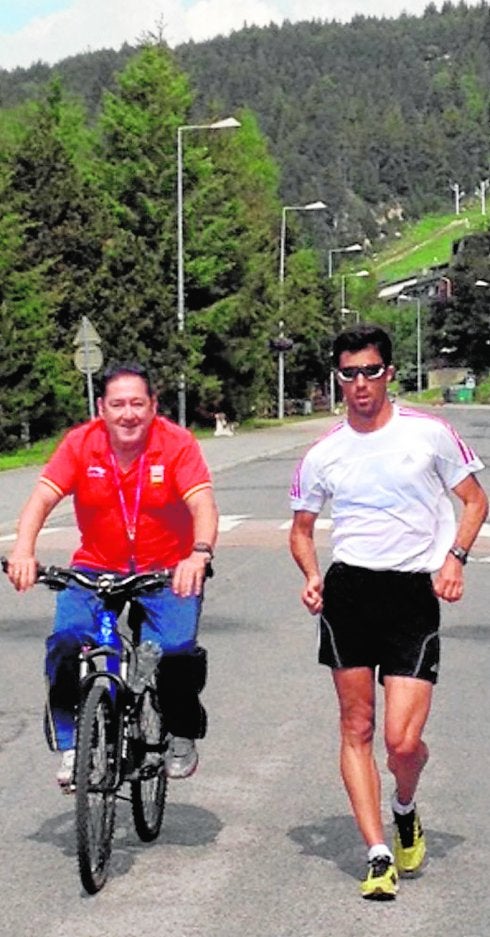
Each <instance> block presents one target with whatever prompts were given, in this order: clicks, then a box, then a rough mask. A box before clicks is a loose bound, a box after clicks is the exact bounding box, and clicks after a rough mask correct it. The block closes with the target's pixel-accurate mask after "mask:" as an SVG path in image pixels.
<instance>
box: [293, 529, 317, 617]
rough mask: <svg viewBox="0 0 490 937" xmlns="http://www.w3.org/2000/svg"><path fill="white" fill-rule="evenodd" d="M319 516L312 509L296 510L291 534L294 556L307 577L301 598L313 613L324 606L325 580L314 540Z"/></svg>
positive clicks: (315, 613)
mask: <svg viewBox="0 0 490 937" xmlns="http://www.w3.org/2000/svg"><path fill="white" fill-rule="evenodd" d="M317 517H318V515H317V514H312V513H311V511H295V512H294V515H293V526H292V527H291V533H290V535H289V546H290V549H291V553H292V556H293V558H294V560H295V561H296V563H297V565H298V566H299V568H300V570H301V572H302V573H303V575H304V576H305V579H306V584H305V586H304V589H303V591H302V593H301V599H302V601H303V603H304V605H306V608H307V609H308V611H309V612H311V614H312V615H317V614H318V613H319V612H321V610H322V607H323V582H322V576H321V572H320V566H319V564H318V556H317V552H316V548H315V541H314V530H315V522H316V519H317Z"/></svg>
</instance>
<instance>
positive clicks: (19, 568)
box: [8, 482, 63, 592]
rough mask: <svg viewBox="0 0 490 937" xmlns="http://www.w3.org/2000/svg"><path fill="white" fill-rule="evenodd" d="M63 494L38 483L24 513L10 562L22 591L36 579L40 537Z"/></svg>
mask: <svg viewBox="0 0 490 937" xmlns="http://www.w3.org/2000/svg"><path fill="white" fill-rule="evenodd" d="M62 497H63V495H62V494H60V493H59V492H57V491H54V490H53V489H52V488H50V487H49V486H48V485H46V484H45V483H44V482H38V484H37V485H36V487H35V488H34V491H33V492H32V494H31V496H30V498H29V500H28V502H27V504H26V505H25V507H24V508H23V510H22V512H21V515H20V518H19V521H18V525H17V540H16V542H15V546H14V549H13V550H12V553H11V554H10V556H9V561H8V562H9V565H8V576H9V579H10V581H11V583H12V584H13V585H14V586H15V588H16V589H17V591H18V592H25V591H26V589H30V588H31V586H33V585H34V583H35V582H36V557H35V551H36V541H37V537H38V534H39V531H40V530H41V527H42V526H43V524H44V522H45V520H46V518H47V517H48V516H49V514H51V511H52V510H53V508H54V507H56V505H57V504H58V502H59V501H61V499H62Z"/></svg>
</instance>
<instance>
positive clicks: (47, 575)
mask: <svg viewBox="0 0 490 937" xmlns="http://www.w3.org/2000/svg"><path fill="white" fill-rule="evenodd" d="M1 565H2V569H3V571H4V573H6V572H8V559H7V557H5V556H3V557H2V559H1ZM171 581H172V571H171V570H170V569H162V570H159V571H153V572H148V573H129V574H128V575H126V576H121V575H119V574H117V573H100V574H99V575H98V576H96V577H95V578H94V579H92V578H91V577H90V576H87V575H86V574H85V573H82V572H81V571H80V570H78V569H71V568H65V567H63V566H42V565H41V564H38V567H37V576H36V582H42V583H44V585H46V586H48V588H49V589H54V590H62V589H66V587H67V586H68V585H69V583H70V582H76V583H78V585H80V586H83V588H84V589H89V590H90V591H91V592H97V594H98V595H121V594H122V593H124V592H126V593H131V594H133V595H135V594H137V593H138V592H143V591H145V590H151V589H157V588H162V586H168V585H169V584H170V582H171Z"/></svg>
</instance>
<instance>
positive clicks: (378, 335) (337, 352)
mask: <svg viewBox="0 0 490 937" xmlns="http://www.w3.org/2000/svg"><path fill="white" fill-rule="evenodd" d="M368 345H374V347H375V348H377V349H378V351H379V353H380V355H381V359H382V361H383V364H384V365H386V366H388V365H389V364H391V362H392V356H393V349H392V344H391V338H390V336H389V335H388V332H385V330H384V329H382V328H381V326H380V325H375V324H371V323H367V322H366V323H363V324H362V325H353V326H351V327H350V328H348V329H344V331H343V332H340V333H339V335H337V337H336V339H335V340H334V343H333V363H334V366H335V367H336V368H338V366H339V363H340V356H341V354H342V352H343V351H350V352H355V351H362V350H363V349H364V348H367V347H368Z"/></svg>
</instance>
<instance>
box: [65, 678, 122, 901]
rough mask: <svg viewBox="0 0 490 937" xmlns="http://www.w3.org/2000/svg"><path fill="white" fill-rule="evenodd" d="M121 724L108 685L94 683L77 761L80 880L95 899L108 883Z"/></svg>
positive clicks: (84, 710)
mask: <svg viewBox="0 0 490 937" xmlns="http://www.w3.org/2000/svg"><path fill="white" fill-rule="evenodd" d="M117 746H118V721H117V717H116V714H115V712H114V705H113V703H112V700H111V697H110V695H109V693H108V691H107V689H106V687H104V686H100V684H94V685H93V686H92V687H91V689H90V690H89V692H88V695H87V698H86V700H85V701H84V703H83V705H82V711H81V715H80V722H79V728H78V742H77V758H76V777H75V783H76V828H77V850H78V865H79V869H80V878H81V880H82V885H83V887H84V888H85V890H86V891H87V892H88V893H89V894H90V895H94V894H95V893H96V892H98V891H99V890H100V889H101V888H102V886H103V885H104V882H105V881H106V878H107V873H108V871H109V863H110V858H111V851H112V837H113V833H114V822H115V812H116V797H115V791H114V783H115V777H116V762H117Z"/></svg>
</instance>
